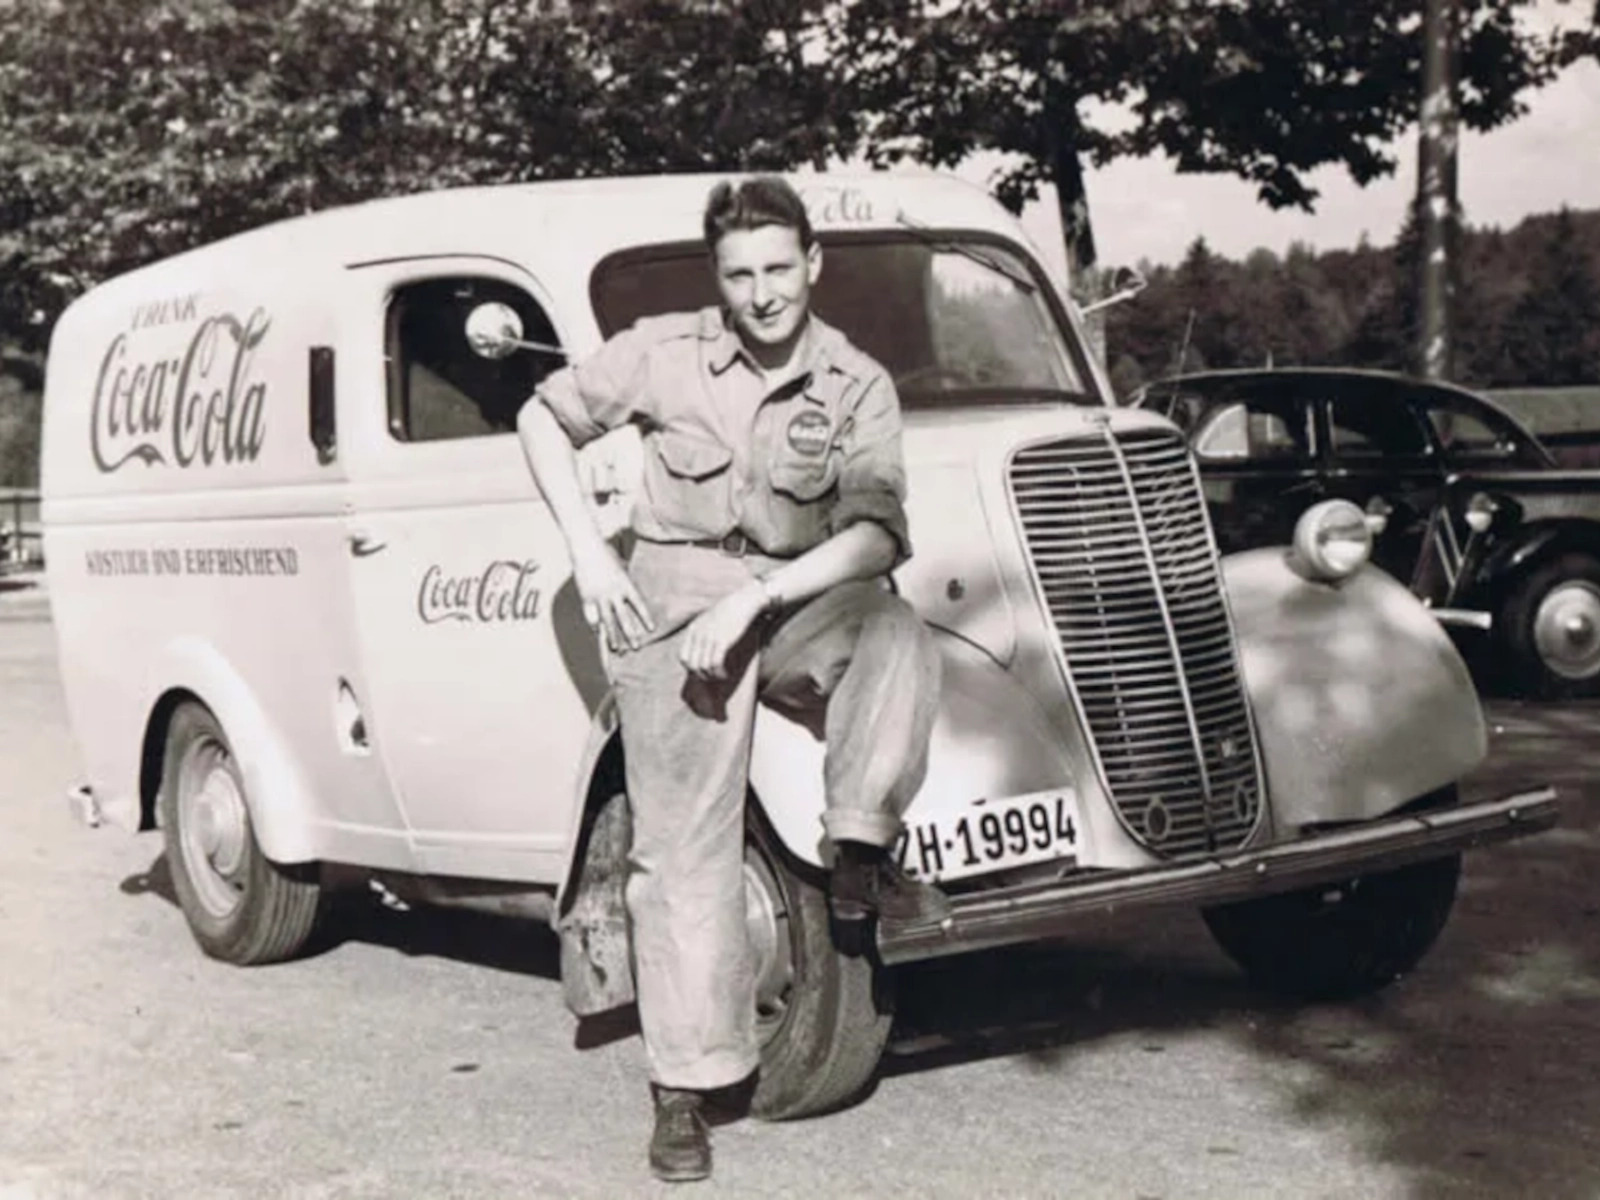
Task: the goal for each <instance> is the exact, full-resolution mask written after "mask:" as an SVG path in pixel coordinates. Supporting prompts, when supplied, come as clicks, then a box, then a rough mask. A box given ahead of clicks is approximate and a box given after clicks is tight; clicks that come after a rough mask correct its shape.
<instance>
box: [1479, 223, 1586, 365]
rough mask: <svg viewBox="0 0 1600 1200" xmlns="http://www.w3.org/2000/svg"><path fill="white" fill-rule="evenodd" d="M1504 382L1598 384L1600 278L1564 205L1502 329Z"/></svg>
mask: <svg viewBox="0 0 1600 1200" xmlns="http://www.w3.org/2000/svg"><path fill="white" fill-rule="evenodd" d="M1502 336H1503V338H1504V341H1505V356H1506V361H1507V364H1508V367H1509V372H1510V373H1511V374H1512V375H1513V376H1514V378H1513V379H1511V380H1507V382H1514V383H1516V384H1519V385H1521V386H1525V387H1537V386H1543V387H1562V386H1571V385H1574V384H1592V383H1596V382H1600V282H1597V281H1596V279H1595V276H1594V273H1593V268H1592V266H1591V264H1590V262H1589V260H1588V257H1587V256H1586V254H1585V253H1584V248H1583V246H1582V243H1581V242H1580V240H1579V237H1578V231H1577V227H1576V223H1575V222H1574V220H1573V217H1572V212H1571V210H1569V209H1567V208H1563V209H1562V210H1561V211H1560V213H1558V214H1557V215H1556V218H1555V220H1554V221H1553V222H1552V223H1551V225H1550V232H1549V235H1548V236H1547V238H1546V239H1545V241H1544V244H1543V245H1542V246H1541V247H1540V249H1539V251H1538V253H1537V254H1536V255H1535V257H1534V259H1533V261H1532V263H1531V265H1530V268H1529V272H1528V288H1527V291H1526V292H1524V293H1523V296H1522V298H1521V299H1520V300H1518V301H1517V303H1516V305H1515V307H1513V308H1512V310H1511V314H1510V316H1509V317H1507V318H1506V322H1505V326H1504V328H1503V330H1502Z"/></svg>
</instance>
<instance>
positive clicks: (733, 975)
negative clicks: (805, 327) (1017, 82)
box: [610, 547, 939, 1089]
mask: <svg viewBox="0 0 1600 1200" xmlns="http://www.w3.org/2000/svg"><path fill="white" fill-rule="evenodd" d="M649 553H650V554H651V555H652V557H651V558H649V559H648V560H646V561H645V562H640V561H638V560H637V558H636V560H635V562H634V563H632V564H631V565H630V570H632V571H633V573H634V577H635V581H636V583H637V584H638V585H639V586H640V590H641V592H642V593H643V594H644V595H645V597H646V600H647V602H650V603H651V605H652V609H653V611H655V612H656V615H657V619H658V622H662V624H661V625H659V626H658V628H662V629H664V630H665V631H666V632H664V633H663V634H661V635H660V636H658V637H657V638H656V640H654V641H651V642H650V643H648V644H647V645H645V646H643V647H642V648H640V649H638V650H632V651H628V652H626V653H622V654H618V655H616V656H614V657H613V659H612V660H611V665H610V670H611V675H612V682H613V685H614V688H615V692H616V698H617V704H618V712H619V715H620V718H621V727H622V745H623V753H624V756H625V759H626V777H627V786H628V797H629V803H630V807H631V808H632V813H633V845H632V849H631V851H630V854H629V861H628V874H627V883H626V887H625V898H626V904H627V910H628V918H629V923H630V926H631V932H632V939H633V951H634V974H635V985H636V989H637V993H638V1005H639V1023H640V1027H641V1030H642V1032H643V1035H644V1044H645V1054H646V1058H647V1060H648V1063H649V1069H650V1075H651V1078H652V1079H653V1080H654V1081H655V1082H656V1083H657V1084H661V1085H664V1086H667V1087H678V1088H695V1089H706V1088H717V1087H725V1086H728V1085H730V1084H734V1083H737V1082H739V1081H740V1080H743V1079H745V1078H746V1077H748V1076H749V1075H750V1074H751V1072H753V1071H754V1070H755V1069H756V1066H757V1065H758V1063H759V1059H760V1047H759V1046H758V1045H757V1041H756V1033H755V987H756V966H757V964H756V963H755V961H754V955H753V953H752V951H751V948H750V944H749V938H748V934H747V927H746V915H745V879H744V842H745V801H746V795H747V793H748V789H749V768H750V743H751V731H752V728H753V726H754V722H755V712H756V704H757V703H758V702H760V703H765V704H768V705H770V706H772V707H774V708H776V709H778V710H779V711H781V712H783V713H784V714H785V715H787V716H789V717H791V718H792V719H795V720H798V721H801V722H802V723H804V724H806V725H807V726H808V727H809V728H811V729H812V730H813V732H815V733H819V734H820V735H821V737H822V738H823V739H824V742H825V756H824V767H823V790H824V794H825V799H826V805H825V809H824V812H823V817H822V822H823V827H824V829H825V831H826V832H827V834H828V836H829V837H830V838H831V839H833V840H835V841H838V840H842V839H844V840H852V841H861V842H868V843H871V844H874V845H879V846H889V845H892V844H893V842H894V841H895V839H896V838H897V837H898V836H899V834H900V830H901V828H902V825H901V820H900V816H901V814H902V813H903V812H904V811H905V809H906V806H907V805H909V804H910V802H911V800H912V798H913V797H914V796H915V795H916V792H917V789H918V788H919V787H920V786H921V784H922V780H923V777H924V775H925V774H926V772H927V760H928V741H929V737H930V735H931V733H932V728H933V720H934V716H935V714H936V712H937V708H938V688H939V658H938V651H937V648H936V647H935V645H934V643H933V638H932V636H931V635H930V634H929V632H928V629H927V627H926V626H925V625H923V623H922V621H921V619H920V618H919V617H918V616H917V615H916V613H915V612H914V611H913V610H912V608H911V606H910V605H909V604H907V603H906V602H905V601H904V600H902V599H900V597H898V596H896V595H894V594H893V593H891V592H889V591H887V590H886V589H885V588H884V587H882V586H881V585H880V584H879V583H876V582H852V583H846V584H841V585H839V586H837V587H834V588H832V589H830V590H829V591H827V592H824V593H823V594H822V595H820V596H817V597H815V598H813V599H812V600H810V601H808V602H806V603H805V604H803V605H800V606H799V607H798V608H796V609H794V610H793V611H790V612H780V613H778V614H776V615H775V616H769V617H767V618H763V619H762V620H761V621H760V622H758V623H757V625H756V626H755V627H754V628H752V630H751V631H750V632H749V634H747V635H746V637H745V638H744V639H742V640H741V642H740V643H739V645H738V646H737V647H735V649H734V651H733V653H732V654H730V656H729V659H730V662H729V666H728V678H727V679H726V680H720V681H712V680H705V679H701V678H699V677H696V676H692V675H690V674H689V673H688V671H687V670H686V669H685V668H684V667H683V666H682V664H681V663H679V661H678V647H679V643H680V642H681V640H682V638H683V634H684V625H683V624H681V623H679V622H680V621H681V619H682V617H683V614H684V613H686V612H688V611H689V610H690V609H691V608H692V607H693V606H694V604H695V603H697V602H698V601H697V600H696V599H695V597H696V596H697V595H698V593H700V592H704V593H706V596H700V597H699V599H705V598H706V597H707V596H709V595H712V594H721V595H726V594H727V592H728V591H731V590H732V588H731V587H729V586H727V585H728V584H733V585H734V586H737V583H738V582H742V581H743V580H748V579H749V578H750V576H751V574H753V573H756V572H758V571H759V570H760V563H759V561H755V562H752V563H751V564H750V565H745V560H739V559H730V558H728V557H727V556H725V555H721V554H720V553H719V552H718V551H716V550H705V549H700V548H694V547H685V548H681V549H678V548H667V547H656V548H654V549H652V550H651V551H649ZM719 560H720V561H719ZM674 577H676V578H677V579H678V581H679V582H680V583H681V584H682V587H681V588H677V587H673V586H672V579H673V578H674ZM684 594H687V595H688V596H689V597H690V598H689V599H688V600H687V601H685V600H683V595H684ZM701 607H703V604H702V605H701Z"/></svg>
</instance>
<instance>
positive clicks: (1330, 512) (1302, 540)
mask: <svg viewBox="0 0 1600 1200" xmlns="http://www.w3.org/2000/svg"><path fill="white" fill-rule="evenodd" d="M1371 557H1372V530H1371V528H1370V527H1369V526H1368V524H1367V514H1366V513H1364V512H1362V511H1361V510H1360V509H1359V508H1357V507H1356V506H1355V505H1354V504H1351V503H1350V501H1348V500H1324V501H1322V502H1321V503H1319V504H1313V505H1312V506H1311V507H1310V508H1308V509H1306V511H1305V512H1304V513H1302V514H1301V516H1300V520H1299V521H1297V522H1296V523H1295V527H1294V548H1293V550H1291V551H1290V554H1289V565H1290V566H1291V567H1293V568H1294V570H1295V572H1296V573H1297V574H1299V575H1301V576H1303V577H1304V578H1306V579H1309V580H1312V581H1313V582H1316V583H1338V582H1339V581H1340V580H1344V579H1348V578H1350V576H1352V575H1354V574H1355V573H1356V572H1357V571H1359V570H1360V569H1361V568H1362V567H1363V566H1364V565H1365V564H1366V562H1367V560H1368V559H1370V558H1371Z"/></svg>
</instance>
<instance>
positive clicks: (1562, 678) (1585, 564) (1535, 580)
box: [1499, 551, 1600, 699]
mask: <svg viewBox="0 0 1600 1200" xmlns="http://www.w3.org/2000/svg"><path fill="white" fill-rule="evenodd" d="M1499 625H1500V631H1501V646H1502V648H1503V650H1504V656H1505V662H1504V664H1503V665H1504V667H1505V671H1506V674H1507V675H1508V676H1509V680H1510V682H1511V683H1512V685H1513V686H1515V687H1516V688H1517V689H1518V690H1520V691H1523V692H1526V693H1527V694H1529V695H1532V696H1539V697H1543V698H1546V699H1566V698H1575V697H1580V696H1596V695H1600V559H1596V558H1595V557H1594V556H1593V555H1591V554H1586V553H1584V552H1582V551H1571V552H1569V553H1566V554H1561V555H1557V556H1556V557H1555V558H1552V559H1550V560H1549V561H1547V562H1544V563H1542V564H1540V565H1539V566H1537V567H1535V568H1534V569H1533V570H1531V571H1529V572H1528V573H1527V574H1526V575H1525V576H1523V577H1522V579H1520V580H1519V581H1518V582H1517V584H1516V586H1515V587H1514V588H1512V590H1511V594H1510V595H1509V596H1508V597H1507V598H1506V602H1505V604H1504V605H1503V606H1502V607H1501V609H1500V615H1499Z"/></svg>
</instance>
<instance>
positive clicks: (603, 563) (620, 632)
mask: <svg viewBox="0 0 1600 1200" xmlns="http://www.w3.org/2000/svg"><path fill="white" fill-rule="evenodd" d="M572 582H573V583H574V584H576V585H577V588H578V595H579V597H580V598H581V599H582V600H583V619H584V620H585V621H587V622H588V623H589V628H591V629H593V630H595V631H596V632H597V633H600V634H601V635H602V636H603V637H604V638H605V640H606V645H607V646H608V647H610V649H611V650H612V651H614V652H615V651H621V650H637V649H638V648H639V647H640V646H642V645H644V644H645V641H646V640H647V639H648V637H649V635H650V634H651V633H652V632H654V631H655V627H656V620H655V617H654V616H652V615H651V613H650V607H649V605H647V604H645V602H644V598H643V597H642V596H640V595H639V592H638V590H637V589H636V588H635V587H634V586H633V580H631V579H629V578H628V572H627V571H626V570H624V569H623V566H622V560H621V559H619V558H618V557H617V554H616V551H614V550H613V549H612V548H611V547H610V546H609V545H607V544H606V543H604V542H601V543H600V544H599V546H598V547H597V548H596V549H595V550H594V551H593V552H592V553H589V554H585V555H582V556H580V557H577V558H575V559H574V560H573V563H572Z"/></svg>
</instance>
